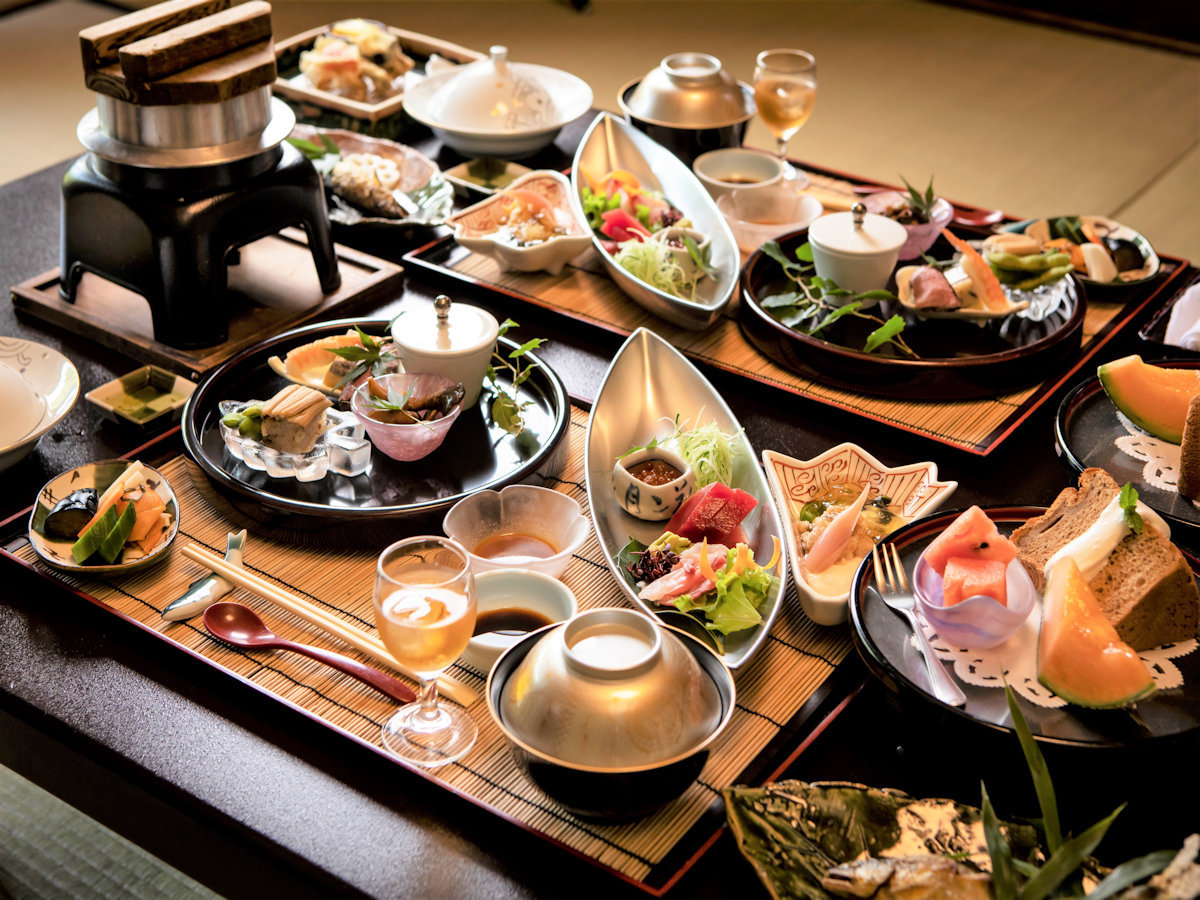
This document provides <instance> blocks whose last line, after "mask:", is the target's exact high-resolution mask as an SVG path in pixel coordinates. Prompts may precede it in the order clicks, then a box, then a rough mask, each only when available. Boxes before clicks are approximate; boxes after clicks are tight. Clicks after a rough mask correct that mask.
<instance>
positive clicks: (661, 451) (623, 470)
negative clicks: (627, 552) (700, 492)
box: [612, 447, 696, 522]
mask: <svg viewBox="0 0 1200 900" xmlns="http://www.w3.org/2000/svg"><path fill="white" fill-rule="evenodd" d="M656 464H657V465H656ZM668 467H669V468H668ZM672 470H673V471H674V472H676V473H678V474H676V475H675V477H673V478H668V477H667V476H669V475H670V471H672ZM646 472H652V473H654V474H652V475H651V476H650V481H645V480H644V477H646V476H645V473H646ZM664 479H665V480H664ZM612 488H613V495H614V496H615V497H616V498H617V503H619V504H620V505H621V509H623V510H625V512H627V513H629V514H630V515H631V516H635V517H636V518H639V519H645V520H646V521H647V522H662V521H665V520H666V519H669V518H671V516H673V515H675V513H676V511H678V509H679V507H681V506H682V505H683V502H684V501H685V500H687V498H688V497H690V496H692V494H693V493H694V492H695V490H696V473H695V471H694V470H693V469H692V467H691V465H690V464H689V463H688V461H687V460H685V459H684V458H683V457H682V456H680V455H679V454H678V453H674V452H672V451H671V450H668V449H667V448H665V447H653V448H642V449H641V450H635V451H634V452H633V453H629V454H626V455H625V456H622V457H621V458H620V459H618V460H617V461H616V463H614V464H613V470H612Z"/></svg>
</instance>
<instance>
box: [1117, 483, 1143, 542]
mask: <svg viewBox="0 0 1200 900" xmlns="http://www.w3.org/2000/svg"><path fill="white" fill-rule="evenodd" d="M1118 502H1119V503H1120V504H1121V517H1122V519H1124V521H1125V527H1126V528H1128V529H1129V530H1130V531H1132V532H1133V533H1134V534H1141V533H1142V529H1143V528H1145V527H1146V520H1145V519H1143V518H1142V514H1141V513H1139V512H1138V510H1137V502H1138V492H1137V488H1135V487H1134V486H1133V485H1132V484H1130V483H1129V482H1126V483H1125V485H1124V486H1123V487H1122V488H1121V496H1120V499H1119V501H1118Z"/></svg>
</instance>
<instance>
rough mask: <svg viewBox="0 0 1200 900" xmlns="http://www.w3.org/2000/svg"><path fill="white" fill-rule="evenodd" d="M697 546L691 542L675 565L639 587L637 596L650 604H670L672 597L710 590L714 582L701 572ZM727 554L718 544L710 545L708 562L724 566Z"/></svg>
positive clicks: (699, 593)
mask: <svg viewBox="0 0 1200 900" xmlns="http://www.w3.org/2000/svg"><path fill="white" fill-rule="evenodd" d="M700 547H701V545H700V544H692V546H690V547H688V548H687V549H686V550H684V551H683V552H682V553H681V554H679V562H677V563H676V564H675V567H674V568H673V569H671V571H670V572H668V573H667V574H666V575H663V576H662V577H661V578H656V579H654V580H653V581H652V582H650V583H649V584H648V585H646V586H645V587H644V588H642V590H641V592H640V593H639V594H638V596H639V597H640V598H641V599H643V600H646V601H648V602H650V603H657V604H659V605H660V606H669V605H670V604H671V601H672V600H674V599H675V598H676V597H682V596H683V595H684V594H688V595H689V596H692V597H699V596H701V595H703V594H707V593H708V592H709V591H711V590H712V589H713V588H714V587H715V585H714V584H713V583H712V582H711V581H709V580H708V579H707V578H705V577H704V576H703V575H702V574H700ZM727 554H728V549H727V548H726V547H724V546H722V545H721V544H709V545H708V561H709V565H711V566H713V567H714V568H720V567H722V566H724V565H725V557H726V556H727Z"/></svg>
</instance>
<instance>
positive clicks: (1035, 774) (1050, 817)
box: [1004, 684, 1062, 853]
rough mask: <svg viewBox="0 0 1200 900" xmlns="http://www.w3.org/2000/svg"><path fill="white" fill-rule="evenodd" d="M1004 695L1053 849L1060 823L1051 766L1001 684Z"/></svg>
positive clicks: (1058, 843)
mask: <svg viewBox="0 0 1200 900" xmlns="http://www.w3.org/2000/svg"><path fill="white" fill-rule="evenodd" d="M1004 693H1005V698H1006V699H1007V701H1008V712H1009V715H1010V716H1012V720H1013V730H1014V731H1016V733H1017V739H1018V740H1019V741H1020V742H1021V752H1022V753H1023V754H1024V755H1025V765H1026V766H1027V767H1028V768H1029V776H1030V777H1031V778H1032V779H1033V789H1034V792H1035V793H1036V794H1037V799H1038V807H1039V808H1040V809H1041V811H1042V831H1043V832H1044V834H1045V836H1046V846H1047V848H1048V849H1049V850H1050V852H1051V853H1053V852H1054V851H1055V850H1057V849H1058V848H1059V847H1060V846H1061V845H1062V826H1061V825H1060V824H1059V819H1058V800H1057V799H1056V797H1055V794H1054V782H1053V781H1052V780H1051V779H1050V770H1049V769H1048V768H1047V767H1046V757H1044V756H1043V755H1042V751H1041V749H1040V748H1039V747H1038V745H1037V741H1035V740H1034V739H1033V733H1032V732H1031V731H1030V730H1029V724H1028V723H1027V722H1026V721H1025V717H1024V716H1023V715H1021V709H1020V707H1018V706H1017V698H1016V696H1015V695H1014V694H1013V692H1012V688H1010V687H1009V686H1008V685H1007V684H1005V685H1004Z"/></svg>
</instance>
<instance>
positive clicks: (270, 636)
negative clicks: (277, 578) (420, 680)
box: [204, 603, 417, 703]
mask: <svg viewBox="0 0 1200 900" xmlns="http://www.w3.org/2000/svg"><path fill="white" fill-rule="evenodd" d="M204 625H205V627H206V628H208V630H209V631H210V632H212V633H213V635H215V636H216V637H218V638H220V639H221V640H223V641H225V642H226V643H229V644H234V645H235V646H238V647H247V648H251V649H256V650H266V649H275V650H290V651H292V652H293V653H300V654H302V655H304V656H308V657H311V658H312V659H315V660H317V661H318V662H323V663H325V665H327V666H330V667H332V668H334V669H337V670H338V671H339V672H344V673H345V674H347V675H350V676H352V677H354V678H357V679H358V680H359V681H362V682H365V683H366V684H369V685H370V686H371V687H373V688H375V690H377V691H379V692H380V693H382V694H386V695H387V696H389V697H391V698H392V699H393V700H398V701H399V702H401V703H412V702H413V701H414V700H416V699H417V695H416V692H415V691H413V689H412V688H410V687H409V686H408V685H407V684H405V683H404V682H403V681H400V680H399V679H396V678H393V677H392V676H391V675H388V674H386V673H385V672H381V671H379V670H378V669H374V668H372V667H371V666H368V665H365V664H364V663H360V662H359V661H358V660H356V659H350V658H349V657H347V656H342V655H341V654H340V653H334V652H332V651H330V650H324V649H322V648H320V647H313V646H310V645H308V644H297V643H296V642H295V641H289V640H285V639H284V638H281V637H280V636H279V635H277V634H275V632H273V631H271V629H270V628H268V627H267V624H266V623H265V622H264V621H263V620H262V619H260V618H259V617H258V616H257V615H256V614H255V612H254V610H252V609H250V607H248V606H243V605H242V604H241V603H214V604H213V605H212V606H210V607H209V608H208V609H206V610H205V611H204Z"/></svg>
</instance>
